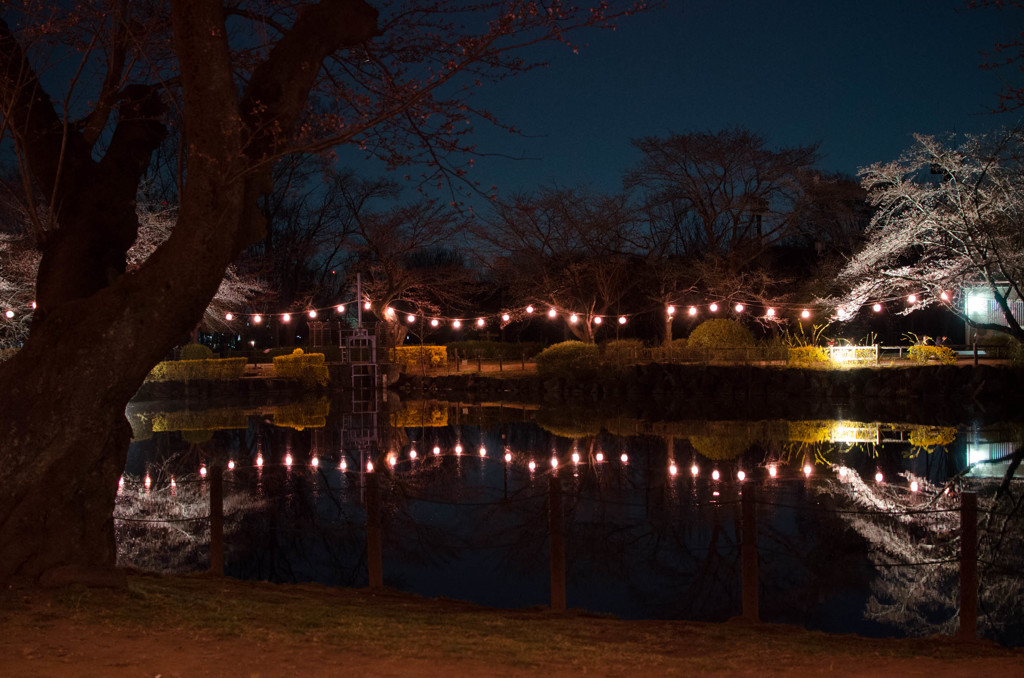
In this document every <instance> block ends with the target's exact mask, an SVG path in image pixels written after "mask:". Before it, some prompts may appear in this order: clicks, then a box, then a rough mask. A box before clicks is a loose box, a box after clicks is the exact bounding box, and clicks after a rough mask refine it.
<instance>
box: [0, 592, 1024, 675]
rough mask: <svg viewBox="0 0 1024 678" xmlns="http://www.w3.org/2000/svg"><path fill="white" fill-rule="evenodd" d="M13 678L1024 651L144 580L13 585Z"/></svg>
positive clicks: (866, 661)
mask: <svg viewBox="0 0 1024 678" xmlns="http://www.w3.org/2000/svg"><path fill="white" fill-rule="evenodd" d="M0 602H2V607H0V676H3V677H5V678H6V677H10V678H18V677H22V676H25V677H27V676H32V677H36V676H54V677H65V676H149V677H153V676H161V677H169V676H242V677H246V678H264V677H267V676H350V675H351V676H412V677H420V676H431V677H433V676H484V677H488V676H534V675H547V676H577V675H595V676H694V675H700V676H801V677H805V676H819V675H821V676H825V675H827V676H901V677H902V676H906V677H912V676H921V677H926V678H946V677H949V678H952V677H954V676H956V677H961V676H984V677H985V678H997V677H1000V676H1021V677H1024V651H1022V650H1011V649H1007V648H1003V647H1000V646H997V645H995V644H992V643H987V642H981V641H976V642H962V641H957V640H953V639H950V638H932V639H919V640H889V639H886V640H877V639H866V638H860V637H857V636H835V635H828V634H823V633H817V632H809V631H805V630H802V629H798V628H794V627H789V626H779V625H765V624H751V623H741V622H730V623H726V624H698V623H691V622H678V621H624V620H618V619H614V618H609V617H605V616H597V615H590V614H586V613H579V612H570V613H568V614H564V615H559V614H552V613H550V612H547V611H545V610H541V609H532V610H515V611H508V610H492V609H487V608H481V607H478V606H474V605H470V604H466V603H462V602H458V601H451V600H426V599H422V598H419V597H416V596H412V595H409V594H404V593H397V592H392V591H377V592H374V591H368V590H346V589H332V588H327V587H322V586H314V585H272V584H263V583H253V582H239V581H235V580H230V579H221V578H211V577H201V576H191V577H154V576H148V575H132V576H130V577H129V579H128V587H127V589H125V590H111V589H85V588H81V587H77V588H76V587H68V588H65V589H61V590H56V591H54V590H51V591H39V590H36V589H26V588H18V587H9V588H8V589H7V590H5V591H4V592H3V594H2V596H0Z"/></svg>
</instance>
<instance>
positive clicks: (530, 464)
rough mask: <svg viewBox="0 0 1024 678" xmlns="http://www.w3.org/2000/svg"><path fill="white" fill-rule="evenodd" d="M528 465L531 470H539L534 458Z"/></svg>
mask: <svg viewBox="0 0 1024 678" xmlns="http://www.w3.org/2000/svg"><path fill="white" fill-rule="evenodd" d="M526 466H527V467H528V468H529V469H530V471H531V472H533V471H536V470H537V464H536V463H535V462H534V461H533V460H532V459H531V460H530V463H529V464H527V465H526Z"/></svg>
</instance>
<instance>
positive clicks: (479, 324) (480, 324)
mask: <svg viewBox="0 0 1024 678" xmlns="http://www.w3.org/2000/svg"><path fill="white" fill-rule="evenodd" d="M486 324H487V323H485V322H484V319H483V318H477V319H476V326H477V327H483V326H484V325H486Z"/></svg>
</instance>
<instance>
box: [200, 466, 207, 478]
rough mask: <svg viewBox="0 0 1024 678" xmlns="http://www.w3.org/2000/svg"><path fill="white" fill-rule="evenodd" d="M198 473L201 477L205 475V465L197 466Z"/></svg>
mask: <svg viewBox="0 0 1024 678" xmlns="http://www.w3.org/2000/svg"><path fill="white" fill-rule="evenodd" d="M199 475H200V476H202V477H203V478H205V477H206V467H205V466H201V467H200V468H199Z"/></svg>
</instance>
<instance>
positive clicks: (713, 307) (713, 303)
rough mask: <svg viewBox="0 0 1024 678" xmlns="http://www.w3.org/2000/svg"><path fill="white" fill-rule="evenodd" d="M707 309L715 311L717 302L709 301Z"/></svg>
mask: <svg viewBox="0 0 1024 678" xmlns="http://www.w3.org/2000/svg"><path fill="white" fill-rule="evenodd" d="M708 310H709V311H711V312H712V313H716V312H717V311H718V304H716V303H715V302H711V305H710V306H708Z"/></svg>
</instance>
